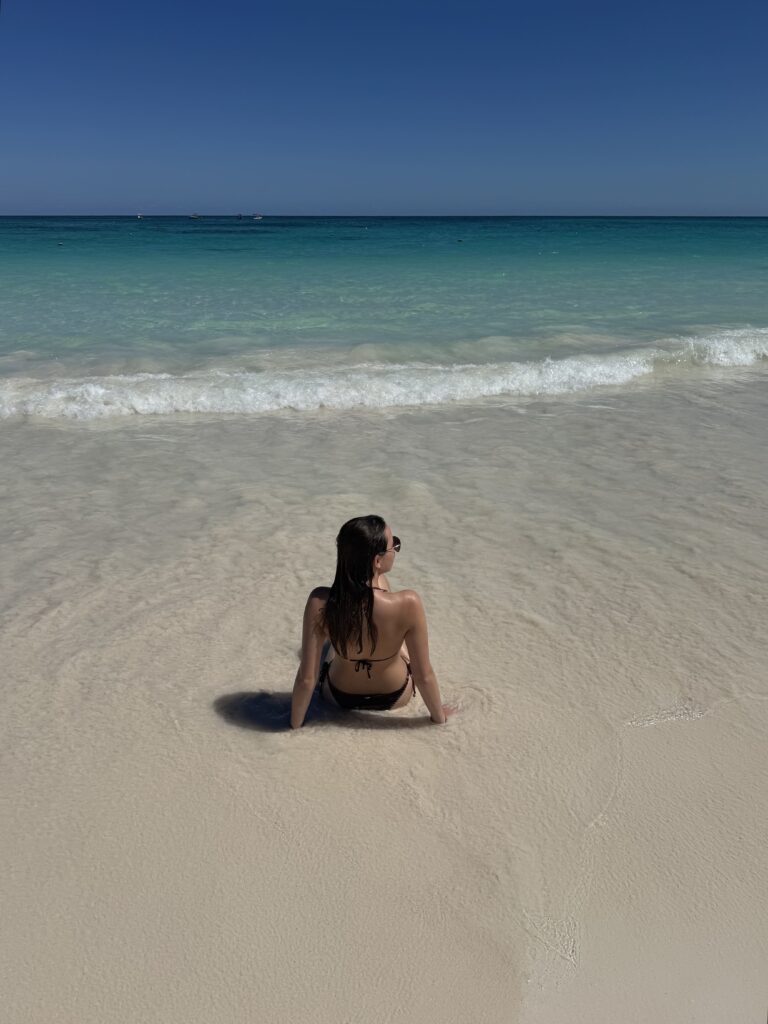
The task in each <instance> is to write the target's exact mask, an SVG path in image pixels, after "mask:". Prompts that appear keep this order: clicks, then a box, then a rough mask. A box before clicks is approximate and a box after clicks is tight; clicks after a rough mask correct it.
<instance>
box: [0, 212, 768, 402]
mask: <svg viewBox="0 0 768 1024" xmlns="http://www.w3.org/2000/svg"><path fill="white" fill-rule="evenodd" d="M0 279H1V280H2V285H3V286H2V290H1V291H0V412H2V413H3V414H5V415H15V414H18V413H24V412H31V413H37V414H40V415H83V416H86V417H87V416H91V415H94V416H97V415H113V414H118V413H121V412H153V411H154V412H166V413H167V412H174V411H185V410H186V411H195V410H199V411H207V410H208V409H211V410H220V411H233V412H245V413H247V412H260V411H266V410H269V409H274V408H282V407H295V408H314V407H317V406H319V405H331V406H340V407H346V406H348V405H403V404H421V403H424V402H433V401H437V402H440V401H452V400H456V399H472V398H481V397H483V396H485V395H494V394H496V395H500V394H514V393H523V394H530V393H561V392H563V391H570V390H581V389H583V388H585V387H595V386H602V385H614V386H615V385H622V384H624V383H627V382H629V381H632V380H634V379H636V378H637V377H638V376H642V375H646V374H648V373H652V372H654V369H655V368H658V366H659V365H660V363H663V364H665V365H666V364H669V363H670V362H671V363H676V364H681V363H690V364H694V365H700V364H702V363H704V364H706V363H712V362H714V363H716V364H717V365H720V366H726V365H731V364H732V365H744V364H746V363H754V362H756V361H760V360H762V359H764V358H765V356H766V355H768V287H767V286H768V218H754V219H753V218H738V219H725V218H723V219H720V218H717V219H696V218H680V219H676V218H534V217H530V218H298V217H297V218H279V217H265V218H263V219H261V220H253V219H251V218H250V217H249V218H243V219H242V220H239V219H237V218H233V217H230V218H226V217H201V218H199V219H192V218H184V217H168V218H161V217H153V218H149V217H148V218H145V219H141V220H140V219H136V218H104V217H98V218H97V217H82V218H64V217H61V218H1V219H0ZM55 388H58V391H57V392H55V391H54V390H52V389H55ZM88 389H90V395H88V394H86V392H87V391H88ZM99 389H101V390H102V392H103V394H101V395H99V394H98V393H97V392H99Z"/></svg>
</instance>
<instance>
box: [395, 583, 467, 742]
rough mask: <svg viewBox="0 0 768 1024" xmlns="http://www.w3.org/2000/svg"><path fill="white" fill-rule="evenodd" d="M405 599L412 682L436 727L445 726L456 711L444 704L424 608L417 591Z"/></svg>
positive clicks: (410, 593) (410, 591)
mask: <svg viewBox="0 0 768 1024" xmlns="http://www.w3.org/2000/svg"><path fill="white" fill-rule="evenodd" d="M403 598H404V600H405V602H406V605H405V607H406V614H407V622H408V628H407V630H406V634H405V642H406V643H407V644H408V651H409V652H410V655H411V670H412V671H413V681H414V683H415V684H416V686H417V688H418V691H419V693H420V694H421V696H422V697H423V698H424V703H425V704H426V705H427V710H428V711H429V717H430V718H431V719H432V721H433V722H435V723H436V724H437V725H444V724H445V721H446V719H447V718H448V716H449V715H452V714H454V712H455V711H456V709H455V708H453V707H450V706H449V705H447V704H443V702H442V698H441V697H440V687H439V686H438V685H437V676H436V675H435V672H434V669H433V668H432V663H431V662H430V660H429V638H428V635H427V616H426V613H425V612H424V605H423V604H422V603H421V598H420V597H419V595H418V594H417V593H416V592H415V591H414V590H406V591H404V592H403Z"/></svg>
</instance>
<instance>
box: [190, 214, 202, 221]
mask: <svg viewBox="0 0 768 1024" xmlns="http://www.w3.org/2000/svg"><path fill="white" fill-rule="evenodd" d="M189 219H190V220H200V214H199V213H191V214H190V215H189Z"/></svg>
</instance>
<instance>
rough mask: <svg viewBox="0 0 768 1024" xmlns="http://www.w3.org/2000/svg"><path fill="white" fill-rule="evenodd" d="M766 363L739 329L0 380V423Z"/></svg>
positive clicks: (425, 399) (334, 402)
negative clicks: (563, 347)
mask: <svg viewBox="0 0 768 1024" xmlns="http://www.w3.org/2000/svg"><path fill="white" fill-rule="evenodd" d="M765 358H768V328H743V329H740V330H731V331H722V332H718V333H713V334H707V335H703V336H701V337H695V338H688V339H685V340H678V341H677V342H670V343H669V344H668V345H666V346H665V347H656V348H644V349H633V350H628V351H623V352H621V353H614V354H607V355H599V356H598V355H589V354H583V355H579V356H571V357H567V358H563V359H552V358H546V359H541V360H532V361H528V362H496V363H483V364H472V363H461V364H451V365H435V364H430V363H424V362H413V363H383V362H375V363H374V362H371V363H359V364H356V365H352V366H348V367H344V368H340V367H335V366H334V367H333V368H332V369H326V368H321V367H314V368H307V369H301V370H299V369H292V370H269V369H266V370H262V371H258V372H254V371H246V370H206V371H197V372H193V373H187V374H177V375H174V374H168V373H134V374H115V375H111V376H101V377H97V376H91V377H82V378H79V379H75V378H58V379H53V380H35V379H30V378H6V379H5V380H2V381H0V417H2V418H9V417H14V416H35V417H43V418H49V419H50V418H54V419H55V418H69V419H81V420H91V419H104V418H109V417H116V416H132V415H155V416H157V415H160V416H162V415H171V414H173V413H217V414H222V413H234V414H258V413H267V412H276V411H279V410H282V409H294V410H301V411H308V410H314V409H321V408H328V409H352V408H360V407H367V408H391V407H398V406H421V405H437V404H442V403H448V402H466V401H473V400H476V399H482V398H492V397H501V396H505V395H509V396H515V395H519V396H537V395H541V396H547V395H564V394H569V393H576V392H582V391H588V390H591V389H594V388H606V387H607V388H616V387H621V386H622V385H626V384H629V383H631V382H632V381H635V380H637V379H638V378H641V377H647V376H649V375H651V374H654V373H655V372H658V371H659V370H662V369H666V370H670V369H673V370H674V369H682V370H685V369H692V368H694V367H696V366H718V367H729V366H732V367H737V366H748V365H751V364H754V363H756V362H758V361H759V360H762V359H765Z"/></svg>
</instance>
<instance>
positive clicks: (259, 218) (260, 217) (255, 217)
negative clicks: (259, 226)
mask: <svg viewBox="0 0 768 1024" xmlns="http://www.w3.org/2000/svg"><path fill="white" fill-rule="evenodd" d="M253 219H254V220H264V218H263V217H262V215H261V214H260V213H254V215H253Z"/></svg>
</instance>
